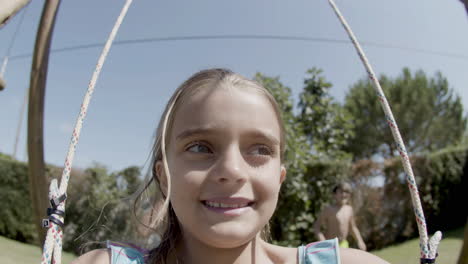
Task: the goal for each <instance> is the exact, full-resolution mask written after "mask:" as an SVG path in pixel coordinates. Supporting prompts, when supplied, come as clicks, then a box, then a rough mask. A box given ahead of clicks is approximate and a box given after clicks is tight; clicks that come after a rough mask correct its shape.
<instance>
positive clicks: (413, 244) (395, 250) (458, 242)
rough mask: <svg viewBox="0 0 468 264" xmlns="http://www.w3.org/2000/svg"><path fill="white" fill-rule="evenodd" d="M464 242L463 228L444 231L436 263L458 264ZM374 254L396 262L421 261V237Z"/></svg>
mask: <svg viewBox="0 0 468 264" xmlns="http://www.w3.org/2000/svg"><path fill="white" fill-rule="evenodd" d="M462 243H463V229H458V230H454V231H449V232H443V238H442V241H441V242H440V244H439V256H438V257H437V262H436V263H443V264H456V263H457V260H458V255H459V254H460V250H461V247H462ZM372 254H375V255H377V256H379V257H381V258H383V259H385V260H386V261H388V262H390V263H395V264H410V263H411V264H414V263H419V238H416V239H412V240H409V241H406V242H403V243H401V244H398V245H395V246H390V247H387V248H384V249H381V250H376V251H373V252H372Z"/></svg>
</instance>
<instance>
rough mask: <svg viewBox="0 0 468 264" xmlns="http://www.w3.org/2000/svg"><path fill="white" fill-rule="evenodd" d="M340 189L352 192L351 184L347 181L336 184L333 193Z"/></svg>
mask: <svg viewBox="0 0 468 264" xmlns="http://www.w3.org/2000/svg"><path fill="white" fill-rule="evenodd" d="M338 190H342V191H348V192H349V193H351V191H352V188H351V184H349V183H347V182H340V183H338V184H337V185H335V187H333V193H336V192H337V191H338Z"/></svg>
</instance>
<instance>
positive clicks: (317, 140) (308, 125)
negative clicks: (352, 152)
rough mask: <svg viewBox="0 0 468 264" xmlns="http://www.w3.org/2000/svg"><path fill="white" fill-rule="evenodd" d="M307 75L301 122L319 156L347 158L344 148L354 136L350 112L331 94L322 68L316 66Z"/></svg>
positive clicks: (301, 106) (300, 109)
mask: <svg viewBox="0 0 468 264" xmlns="http://www.w3.org/2000/svg"><path fill="white" fill-rule="evenodd" d="M307 75H308V76H307V78H306V79H305V80H304V89H303V91H302V93H301V94H300V95H299V98H300V99H299V104H298V107H299V111H300V114H299V118H298V122H299V124H301V125H302V126H303V130H304V133H305V134H306V135H307V138H308V140H309V142H310V144H311V145H312V146H313V152H314V154H316V155H317V156H318V157H320V158H323V157H326V158H331V159H343V158H347V157H349V155H348V154H347V153H346V152H344V151H343V148H344V146H345V145H346V144H347V143H348V141H349V140H350V138H352V136H353V123H352V122H351V120H350V115H349V114H348V113H347V112H346V111H345V110H344V109H343V107H342V106H341V105H340V104H338V103H337V102H335V101H334V99H333V97H332V96H331V95H330V92H329V91H330V89H331V87H332V84H331V83H329V82H327V81H326V79H325V77H323V76H322V70H320V69H317V68H312V69H309V70H308V71H307Z"/></svg>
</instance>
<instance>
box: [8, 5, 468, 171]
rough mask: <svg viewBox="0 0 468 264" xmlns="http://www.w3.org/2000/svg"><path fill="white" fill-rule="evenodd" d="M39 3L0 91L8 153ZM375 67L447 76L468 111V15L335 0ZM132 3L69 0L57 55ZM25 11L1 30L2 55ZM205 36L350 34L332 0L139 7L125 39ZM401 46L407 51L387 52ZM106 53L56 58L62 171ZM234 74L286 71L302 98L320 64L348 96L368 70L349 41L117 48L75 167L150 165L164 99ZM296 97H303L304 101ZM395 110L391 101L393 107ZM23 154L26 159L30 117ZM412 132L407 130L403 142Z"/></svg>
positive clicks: (54, 95)
mask: <svg viewBox="0 0 468 264" xmlns="http://www.w3.org/2000/svg"><path fill="white" fill-rule="evenodd" d="M42 2H43V1H32V3H31V4H30V6H29V7H28V8H27V11H26V14H25V18H24V21H23V23H22V25H21V27H20V28H19V31H18V35H17V38H16V41H15V42H14V46H13V48H12V51H11V54H10V55H11V56H13V57H12V59H11V60H10V61H9V64H8V66H7V69H6V73H5V76H4V79H5V80H6V82H7V87H6V89H5V90H4V91H2V92H0V109H1V111H0V120H1V126H0V152H3V153H9V154H11V153H12V152H13V146H14V141H15V133H16V128H17V126H18V122H19V113H20V107H21V103H22V100H23V97H24V94H25V92H26V88H27V86H28V85H29V77H30V76H29V74H30V64H31V57H30V56H23V57H20V58H18V57H16V58H15V57H14V56H17V55H25V54H31V53H32V50H33V46H34V41H35V33H36V30H37V24H38V22H39V18H40V14H41V10H42ZM336 3H337V5H338V6H339V7H340V8H341V11H342V13H343V14H344V15H345V17H346V18H347V20H348V22H349V23H350V25H351V27H352V28H353V30H354V31H355V34H356V36H357V37H358V39H359V40H360V41H362V42H367V43H377V44H379V45H377V46H375V45H366V46H364V50H365V52H366V53H367V55H368V57H369V60H370V62H371V63H372V65H373V68H374V70H375V71H376V72H377V73H385V74H387V75H390V76H396V75H397V74H399V73H400V72H401V69H402V68H403V67H409V68H410V69H412V70H416V69H422V70H424V71H426V72H427V73H428V74H430V75H433V74H434V73H435V72H436V71H441V72H442V73H443V74H444V75H445V76H446V77H447V78H448V80H449V83H450V84H451V86H452V88H454V89H455V90H456V91H457V93H458V94H459V95H460V96H461V97H462V99H463V102H464V105H465V107H466V108H468V87H467V86H468V15H467V14H466V11H465V9H464V8H463V5H462V4H461V2H460V1H458V0H449V1H436V0H413V1H406V0H393V1H376V0H353V1H350V0H338V1H336ZM123 4H124V0H100V1H91V0H82V1H62V4H61V6H60V10H59V14H58V18H57V22H56V26H55V32H54V36H53V42H52V49H60V48H64V47H71V46H81V45H87V44H95V43H104V41H105V40H106V39H107V36H108V34H109V32H110V30H111V28H112V26H113V24H114V22H115V20H116V18H117V16H118V14H119V12H120V9H121V8H122V6H123ZM20 16H21V14H19V15H18V16H17V17H15V18H14V19H13V21H12V22H10V24H8V25H7V26H6V27H4V28H3V29H1V30H0V58H2V59H3V56H4V55H5V54H6V52H7V48H8V46H9V45H10V43H11V42H10V41H11V39H12V36H13V32H14V31H15V30H16V27H17V24H18V23H19V20H20V19H19V18H20ZM200 35H280V36H296V37H310V38H321V39H335V40H345V41H347V40H348V38H347V36H346V34H345V32H344V30H343V29H342V27H341V25H340V23H339V21H338V20H337V18H336V17H335V15H334V13H333V12H332V10H331V8H330V7H329V5H328V2H327V1H326V0H314V1H311V0H309V1H304V0H297V1H281V0H270V1H266V0H257V1H251V0H249V1H248V0H240V1H214V0H210V1H207V0H200V1H154V0H138V1H134V3H133V4H132V6H131V7H130V10H129V12H128V14H127V17H126V18H125V20H124V22H123V25H122V27H121V30H120V31H119V33H118V35H117V40H118V41H119V40H120V41H123V40H130V39H150V38H163V37H177V36H200ZM384 46H394V47H400V48H385V47H384ZM100 52H101V47H94V48H88V49H77V50H73V51H68V52H55V53H52V54H51V57H50V62H49V74H48V80H47V91H46V105H45V123H44V125H45V131H44V134H45V140H44V144H45V158H46V161H47V162H49V163H52V164H55V165H62V164H63V162H64V160H65V156H66V153H67V150H68V146H69V141H70V137H71V131H72V129H73V127H74V123H75V121H76V118H77V115H78V112H79V108H80V105H81V101H82V99H83V96H84V93H85V91H86V89H87V85H88V82H89V80H90V78H91V74H92V72H93V70H94V67H95V64H96V62H97V59H98V56H99V54H100ZM209 67H227V68H231V69H233V70H234V71H237V72H239V73H241V74H243V75H245V76H248V77H252V76H253V75H254V74H255V73H256V72H262V73H264V74H266V75H270V76H280V78H281V81H282V82H283V83H284V84H285V85H287V86H289V87H291V88H292V89H293V92H294V95H295V96H297V94H298V92H299V91H300V89H301V88H302V82H303V79H304V77H305V72H306V70H307V69H308V68H311V67H319V68H322V69H323V70H324V74H325V76H326V78H327V79H328V80H329V81H330V82H332V83H333V88H332V94H333V96H334V97H335V98H337V99H338V100H340V101H341V100H343V98H344V96H345V95H346V92H347V90H348V88H349V86H350V85H351V84H352V83H354V82H356V81H357V80H358V79H360V78H362V77H364V75H365V71H364V68H363V66H362V65H361V63H360V61H359V59H358V56H357V55H356V53H355V51H354V48H353V47H352V46H351V45H350V44H349V43H348V44H346V43H345V44H343V43H333V42H311V41H297V40H296V41H292V40H269V39H264V40H252V39H237V40H234V39H218V40H188V41H167V42H145V43H139V44H126V45H115V46H113V48H112V49H111V51H110V54H109V56H108V59H107V61H106V63H105V65H104V68H103V71H102V74H101V77H100V79H99V81H98V83H97V86H96V91H95V93H94V97H93V99H92V101H91V105H90V108H89V111H88V116H87V119H86V120H85V122H84V127H83V130H82V135H81V138H80V142H79V144H78V148H77V152H76V155H75V161H74V166H75V167H82V168H83V167H86V166H89V165H90V164H92V162H93V161H97V162H99V163H102V164H104V165H106V166H108V167H109V168H110V169H111V170H119V169H122V168H125V167H127V166H130V165H138V166H142V165H144V163H145V162H146V159H147V157H148V154H149V151H150V146H151V141H152V136H153V133H154V130H155V128H156V125H157V122H158V120H159V117H160V115H161V112H162V108H163V107H164V105H165V103H166V101H167V100H168V98H169V96H170V95H171V93H172V92H173V91H174V89H175V88H176V87H177V86H178V85H179V84H180V83H181V82H182V81H183V80H185V79H186V78H187V77H189V76H190V75H191V74H192V73H194V72H196V71H198V70H201V69H204V68H209ZM296 98H297V97H296ZM390 104H391V102H390ZM22 127H23V130H22V132H21V138H20V142H19V146H18V155H17V157H18V158H19V159H20V160H25V159H26V157H27V153H26V145H25V143H26V120H24V123H23V126H22ZM404 136H405V135H403V137H404Z"/></svg>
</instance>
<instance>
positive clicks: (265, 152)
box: [250, 145, 273, 156]
mask: <svg viewBox="0 0 468 264" xmlns="http://www.w3.org/2000/svg"><path fill="white" fill-rule="evenodd" d="M250 154H251V155H261V156H270V155H272V154H273V151H272V150H271V149H270V148H269V147H267V146H265V145H256V146H255V147H254V148H253V150H252V151H250Z"/></svg>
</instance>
